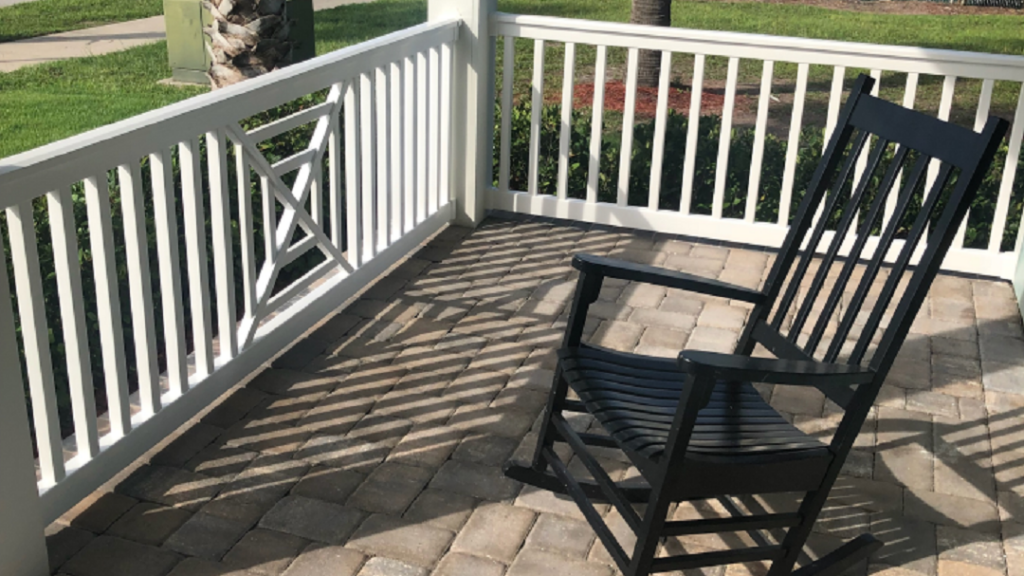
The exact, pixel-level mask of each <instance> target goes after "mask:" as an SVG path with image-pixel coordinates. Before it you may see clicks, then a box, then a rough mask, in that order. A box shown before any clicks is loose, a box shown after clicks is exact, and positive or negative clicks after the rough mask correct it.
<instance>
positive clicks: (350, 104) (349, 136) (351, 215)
mask: <svg viewBox="0 0 1024 576" xmlns="http://www.w3.org/2000/svg"><path fill="white" fill-rule="evenodd" d="M359 156H360V151H359V105H358V94H357V85H356V80H355V79H353V80H352V81H350V82H346V83H345V217H346V222H345V232H346V235H347V237H348V246H347V247H346V248H345V251H346V253H347V254H348V262H349V264H351V265H352V267H353V268H359V267H360V266H362V264H363V249H362V245H361V242H362V234H360V233H359V226H360V211H359V180H360V177H359V167H360V166H361V164H362V163H361V162H360V160H359Z"/></svg>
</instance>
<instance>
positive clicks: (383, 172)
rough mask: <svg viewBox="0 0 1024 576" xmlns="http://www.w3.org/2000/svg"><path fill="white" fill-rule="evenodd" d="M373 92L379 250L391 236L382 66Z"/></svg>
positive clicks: (385, 111) (386, 243)
mask: <svg viewBox="0 0 1024 576" xmlns="http://www.w3.org/2000/svg"><path fill="white" fill-rule="evenodd" d="M375 75H376V78H375V80H374V87H373V93H374V96H375V104H374V115H375V116H376V121H377V130H376V133H375V134H374V138H376V144H377V208H376V212H377V235H376V236H377V238H376V242H377V251H378V252H380V251H382V250H384V249H385V248H387V247H388V245H389V244H390V243H391V236H390V234H389V233H388V225H389V224H390V210H391V207H390V204H391V202H390V200H391V198H390V196H391V185H390V170H391V167H390V166H389V165H388V161H389V160H390V158H389V157H390V154H388V151H389V148H390V147H389V142H388V136H389V132H388V117H389V116H390V115H391V114H390V113H389V111H388V75H387V72H386V71H385V70H384V67H383V66H378V67H377V69H376V70H375Z"/></svg>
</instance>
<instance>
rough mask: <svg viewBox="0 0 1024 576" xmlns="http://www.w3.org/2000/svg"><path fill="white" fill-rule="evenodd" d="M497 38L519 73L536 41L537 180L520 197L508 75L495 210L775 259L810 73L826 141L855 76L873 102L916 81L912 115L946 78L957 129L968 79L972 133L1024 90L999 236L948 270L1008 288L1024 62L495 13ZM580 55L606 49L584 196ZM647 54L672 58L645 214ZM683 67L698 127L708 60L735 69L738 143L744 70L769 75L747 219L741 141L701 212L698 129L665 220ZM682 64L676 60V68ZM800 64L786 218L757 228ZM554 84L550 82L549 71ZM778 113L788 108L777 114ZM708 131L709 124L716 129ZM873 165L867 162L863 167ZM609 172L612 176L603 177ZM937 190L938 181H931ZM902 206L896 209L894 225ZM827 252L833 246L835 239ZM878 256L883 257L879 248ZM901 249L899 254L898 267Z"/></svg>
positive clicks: (729, 78)
mask: <svg viewBox="0 0 1024 576" xmlns="http://www.w3.org/2000/svg"><path fill="white" fill-rule="evenodd" d="M490 32H491V34H492V36H494V37H495V38H496V39H497V38H501V39H502V40H501V42H502V45H503V60H504V62H506V63H508V62H512V61H514V53H515V49H516V44H517V42H516V40H517V39H526V40H532V41H533V70H532V80H531V87H530V88H531V97H532V123H531V127H530V138H529V153H528V159H527V160H526V163H527V170H528V180H527V185H526V186H525V188H526V189H525V190H511V189H510V188H509V182H510V163H511V162H512V159H511V158H510V149H511V135H510V132H511V129H510V128H511V127H510V114H509V112H510V111H511V109H512V106H513V92H514V90H515V86H514V84H513V83H514V78H515V74H514V70H513V67H512V66H504V69H503V71H502V75H501V94H500V96H499V98H498V99H497V105H498V106H500V107H501V119H502V123H501V126H500V127H499V130H500V134H499V141H500V150H499V151H497V153H498V166H499V170H498V179H497V186H496V187H494V188H492V190H491V192H490V194H489V196H490V197H489V206H491V207H492V208H497V209H502V210H509V211H514V212H521V213H527V214H534V215H541V216H548V217H557V218H568V219H572V220H583V221H587V222H597V223H602V224H609V225H620V226H628V227H632V228H639V229H642V230H653V231H657V232H665V233H672V234H683V235H688V236H693V237H696V238H703V239H709V240H720V241H731V242H737V243H741V244H750V245H757V246H768V247H777V246H779V245H780V244H781V242H782V239H783V237H784V236H785V233H786V229H787V225H788V221H789V206H790V199H791V198H792V197H793V194H794V181H795V178H794V176H795V172H796V166H797V153H798V151H799V149H800V137H801V130H802V128H803V127H804V125H805V115H804V109H805V103H806V99H807V96H808V77H809V70H810V67H811V66H827V67H829V68H831V69H832V83H831V91H830V94H829V100H828V112H827V125H826V129H825V130H826V133H827V132H828V131H830V130H831V129H832V127H833V126H834V125H835V122H836V118H837V117H838V114H839V109H840V104H841V101H842V99H843V94H844V92H843V88H844V80H845V79H847V76H848V73H847V72H848V70H853V69H863V70H868V71H870V73H871V75H872V76H874V77H875V78H876V80H879V82H877V83H876V85H875V89H874V90H875V93H876V94H877V93H878V90H879V86H880V85H881V84H882V83H884V81H885V80H884V77H883V73H891V72H899V73H905V74H906V78H907V79H906V85H905V87H904V90H903V99H902V101H901V102H900V103H901V104H903V105H904V106H909V107H912V106H913V105H914V102H915V96H916V93H917V87H918V83H919V81H920V80H921V77H922V76H924V75H934V76H938V77H941V78H942V79H943V81H942V95H941V100H940V102H939V105H938V112H937V113H938V117H940V118H943V119H948V118H949V115H950V111H951V108H952V105H953V100H954V99H953V96H954V91H955V89H956V84H957V81H958V80H959V79H976V80H981V82H982V84H981V90H980V96H979V100H978V102H977V106H976V108H975V109H974V111H975V113H974V118H975V122H974V128H975V129H976V130H978V129H980V127H981V126H982V125H983V124H984V122H985V119H986V118H987V116H988V113H989V107H990V104H991V101H992V93H993V87H994V85H995V83H996V82H1010V83H1014V84H1015V86H1016V87H1017V88H1019V89H1020V94H1021V96H1020V97H1018V100H1017V105H1016V112H1015V115H1014V118H1013V128H1012V132H1011V134H1010V137H1009V150H1008V154H1007V156H1006V161H1005V163H1004V164H1003V165H1001V166H997V167H996V168H995V169H996V170H998V171H1000V172H1001V174H1002V176H1001V182H1000V187H999V193H998V198H997V199H996V205H995V210H994V216H993V219H992V221H991V223H990V224H991V234H990V237H989V240H988V243H987V246H986V247H985V248H969V247H966V246H965V245H964V232H965V229H966V221H965V227H964V228H961V230H960V234H959V236H958V237H957V239H956V241H955V242H954V247H953V248H952V249H951V250H950V252H949V255H948V256H947V257H946V260H945V262H944V268H945V269H947V270H953V271H958V272H966V273H974V274H981V275H987V276H995V277H1000V278H1011V277H1012V275H1013V272H1014V266H1015V264H1016V254H1017V252H1019V250H1020V246H1021V241H1022V239H1024V235H1022V234H1021V233H1020V232H1018V235H1017V239H1016V243H1015V246H1014V248H1013V249H1010V250H1005V249H1003V248H1002V247H1001V243H1002V239H1003V235H1004V231H1005V227H1006V225H1007V222H1008V220H1009V216H1010V214H1009V208H1010V203H1011V197H1012V196H1013V193H1014V190H1019V189H1021V188H1022V187H1024V183H1021V182H1016V181H1015V177H1016V172H1017V162H1018V158H1019V157H1020V153H1021V138H1022V136H1024V84H1022V83H1024V57H1021V56H1005V55H994V54H978V53H970V52H957V51H951V50H935V49H925V48H913V47H901V46H880V45H870V44H857V43H850V42H834V41H824V40H813V39H805V38H786V37H778V36H764V35H757V34H739V33H729V32H716V31H703V30H685V29H679V28H657V27H648V26H638V25H631V24H619V23H612V22H593V21H585V20H576V19H565V18H554V17H547V16H524V15H514V14H504V13H497V14H495V15H494V16H492V18H491V27H490ZM552 44H558V45H564V48H565V49H564V54H565V61H564V64H563V65H562V70H563V72H564V75H563V78H564V79H563V82H562V96H561V103H562V110H561V126H560V133H559V150H558V171H557V174H558V178H557V188H556V191H555V193H554V194H540V193H538V187H537V178H538V172H539V166H538V163H539V162H540V156H541V155H540V144H539V143H540V142H541V134H540V132H541V130H542V127H541V110H540V108H541V105H542V104H543V102H544V76H545V74H544V61H545V54H546V52H547V51H548V49H550V47H551V46H552ZM582 46H592V47H596V61H595V62H594V65H593V68H594V69H593V77H594V96H593V104H592V109H591V110H592V111H591V113H592V115H593V120H592V124H591V130H592V132H591V134H590V146H589V150H590V155H589V166H588V178H587V185H586V189H585V190H568V188H567V182H568V178H567V172H568V168H567V165H568V164H569V163H570V162H571V161H572V159H571V158H570V155H569V152H570V138H571V137H572V133H571V132H572V130H571V124H570V122H571V116H570V114H571V105H572V104H573V100H574V92H573V90H574V78H575V75H576V74H575V70H576V68H577V67H578V63H577V61H576V60H577V54H579V53H580V48H581V47H582ZM610 48H615V49H625V50H627V58H626V70H625V73H624V77H625V91H626V95H625V103H624V112H623V130H622V136H621V139H622V140H621V142H622V147H621V156H620V158H619V160H618V162H619V164H618V166H617V168H618V179H617V186H616V192H617V194H616V196H617V197H616V199H615V201H614V202H612V201H607V202H602V201H599V200H598V197H597V190H598V180H599V178H600V177H601V176H602V174H605V176H606V177H607V176H608V175H609V172H608V171H607V167H606V166H601V158H600V155H599V152H600V150H601V138H602V117H603V114H604V113H605V108H606V107H605V84H604V83H605V81H607V80H610V78H607V77H606V75H607V71H608V51H609V49H610ZM639 50H658V51H662V66H661V77H660V82H659V87H658V102H657V107H656V116H655V128H654V141H653V150H652V163H651V164H652V169H651V180H650V185H649V187H648V188H647V192H646V194H647V201H646V202H644V203H643V204H642V205H629V202H628V199H629V193H630V190H629V180H630V158H631V155H630V152H631V151H632V149H633V145H634V142H633V125H634V121H635V116H634V112H635V105H636V94H637V73H636V72H637V56H638V53H639ZM680 56H684V57H692V58H693V72H692V76H690V77H688V78H682V79H681V80H682V82H683V83H686V84H689V85H690V86H691V88H692V89H691V100H690V108H689V117H690V118H699V117H700V111H701V98H702V95H703V94H704V93H705V92H706V91H707V89H706V87H705V81H706V77H705V70H706V64H707V62H708V59H709V58H713V57H722V58H727V59H728V66H727V70H726V76H725V83H724V103H723V106H722V112H721V118H722V119H721V134H722V135H729V134H731V131H732V126H733V124H732V123H733V116H734V104H735V102H736V94H737V84H738V72H739V69H740V64H741V62H742V61H745V60H753V61H757V62H760V63H761V66H762V68H761V69H762V75H761V82H760V92H759V96H758V99H757V105H756V108H757V115H756V121H755V126H754V130H755V135H754V145H753V152H752V156H751V160H750V176H749V181H748V182H747V183H746V184H747V185H746V189H747V195H746V198H745V202H744V206H745V209H744V214H743V217H742V218H726V217H723V203H724V200H725V189H726V174H727V171H728V165H729V150H730V144H731V138H727V137H723V138H721V139H720V141H719V142H718V155H717V163H716V166H715V167H716V177H715V182H714V191H713V202H712V206H711V214H710V215H702V214H694V213H692V212H691V206H692V200H693V193H694V172H695V168H696V166H695V164H696V162H697V157H696V151H697V146H696V143H697V135H698V122H692V121H691V122H690V123H689V125H688V133H687V136H686V147H685V158H684V159H683V176H682V181H683V184H682V189H681V190H680V191H678V192H679V194H680V197H681V202H680V208H679V210H665V209H658V208H659V206H658V200H659V197H660V195H661V193H662V190H661V180H662V174H663V166H664V160H665V156H664V154H665V152H664V151H665V126H666V116H667V96H668V90H669V86H670V84H669V83H670V81H671V80H672V77H671V63H672V62H673V58H674V57H675V58H679V57H680ZM677 61H678V60H677ZM779 63H792V64H796V65H797V74H796V78H795V89H794V91H793V104H792V109H791V110H792V112H791V114H789V130H788V139H787V142H788V145H787V148H786V157H785V168H784V173H783V175H782V186H781V190H780V191H779V196H780V198H779V206H780V209H779V213H778V218H777V220H776V221H775V222H772V223H768V222H756V221H755V211H756V209H757V206H758V202H759V196H760V195H761V194H762V193H763V192H764V190H763V187H762V185H761V182H762V175H763V174H762V172H763V170H764V168H763V152H764V142H765V134H766V132H767V130H766V127H767V126H768V122H769V118H770V114H771V111H770V108H771V103H772V98H773V96H772V87H773V78H774V76H775V71H776V65H777V64H779ZM549 72H550V70H549ZM775 108H776V110H777V109H778V108H782V106H779V105H778V104H776V105H775ZM701 121H702V122H710V121H711V120H710V119H708V118H703V119H701ZM866 161H867V155H866V154H865V156H864V157H863V159H862V163H863V162H866ZM603 171H604V172H603ZM931 177H932V178H934V174H932V176H931ZM893 208H894V207H893V206H889V207H888V212H889V213H891V211H892V210H893ZM822 242H823V244H822V245H823V246H824V245H827V243H828V242H830V239H829V238H828V237H826V238H825V239H823V240H822ZM868 249H869V251H870V250H872V249H873V246H872V244H871V243H869V246H868ZM897 250H898V246H894V247H893V248H892V250H891V251H890V254H893V255H895V254H896V251H897Z"/></svg>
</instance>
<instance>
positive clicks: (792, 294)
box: [771, 133, 868, 329]
mask: <svg viewBox="0 0 1024 576" xmlns="http://www.w3.org/2000/svg"><path fill="white" fill-rule="evenodd" d="M867 137H868V134H867V133H862V134H861V135H859V136H858V137H857V140H856V141H855V142H854V145H853V148H852V151H851V153H850V154H848V155H847V157H846V162H845V163H844V164H843V169H842V172H841V174H842V176H840V180H839V181H840V182H845V181H846V179H847V178H848V177H849V175H850V173H851V172H852V171H853V165H854V162H855V161H856V159H857V156H858V155H859V154H860V151H861V150H863V148H864V144H865V143H866V142H867ZM840 192H841V190H839V189H837V190H835V193H833V194H829V195H828V196H827V198H826V201H825V206H824V208H823V210H822V217H819V218H818V221H817V223H816V224H815V226H814V231H813V232H812V233H811V238H810V240H808V241H807V246H808V249H807V251H806V252H805V253H804V254H803V255H802V256H801V258H800V262H799V263H798V264H797V267H796V270H795V271H794V273H793V276H792V277H793V278H794V279H798V280H797V281H796V282H790V283H789V286H788V287H787V288H786V293H785V295H784V296H783V297H782V301H781V303H780V305H779V308H778V310H777V311H776V313H775V318H774V319H773V320H772V323H771V324H772V327H773V328H776V329H779V328H781V326H782V322H783V321H784V320H785V318H786V315H787V314H788V313H789V307H790V305H791V304H792V303H793V302H795V301H796V298H797V296H798V293H799V290H800V284H801V281H802V280H803V278H804V277H805V276H806V274H807V269H808V267H809V266H810V265H811V263H812V262H813V260H814V258H813V256H814V249H813V248H812V247H817V246H818V245H819V244H820V243H821V239H822V237H824V235H825V232H826V228H827V226H828V217H827V216H825V215H827V214H832V212H833V211H834V210H835V208H836V205H837V204H838V203H839V200H840V195H841V194H840ZM815 204H817V202H816V203H815ZM805 217H806V216H805Z"/></svg>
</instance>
